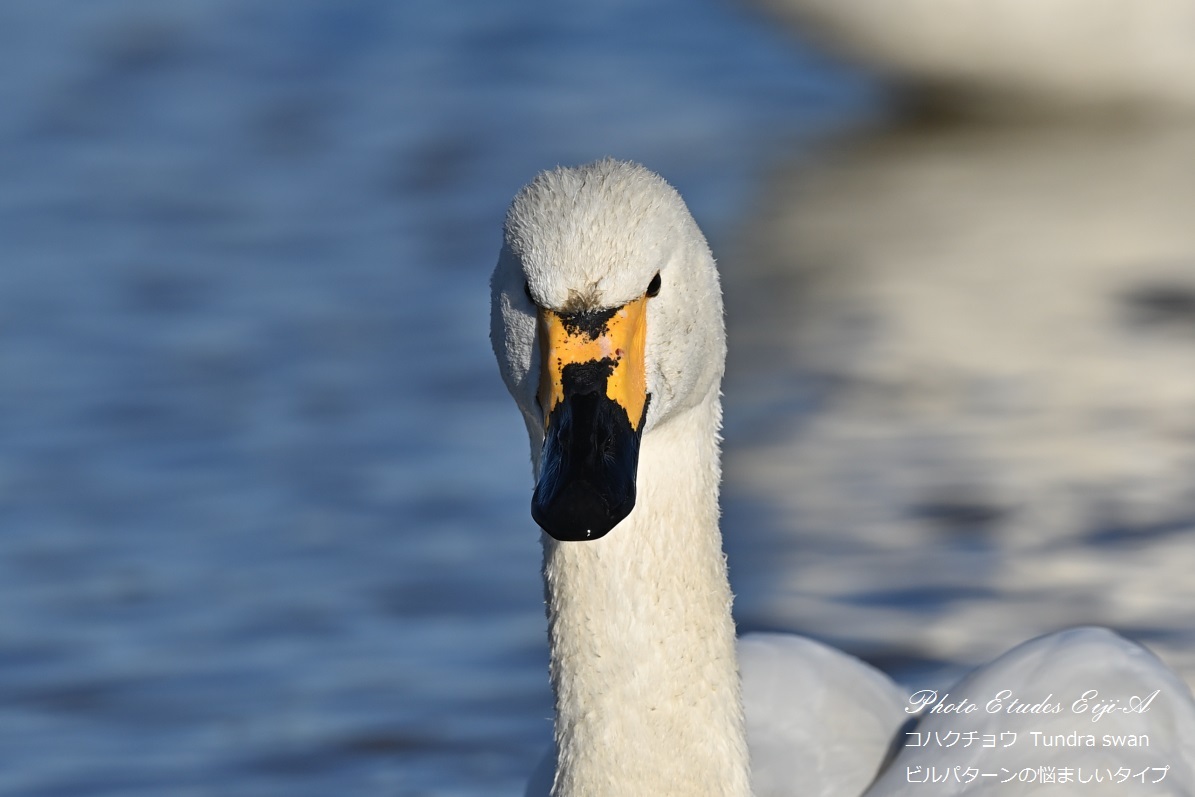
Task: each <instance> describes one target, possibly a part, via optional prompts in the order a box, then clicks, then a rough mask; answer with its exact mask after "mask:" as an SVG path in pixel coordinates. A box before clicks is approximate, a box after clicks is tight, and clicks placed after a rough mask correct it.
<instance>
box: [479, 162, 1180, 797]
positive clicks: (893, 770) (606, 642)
mask: <svg viewBox="0 0 1195 797" xmlns="http://www.w3.org/2000/svg"><path fill="white" fill-rule="evenodd" d="M653 275H658V277H657V278H656V279H653ZM650 286H655V287H654V288H653V287H650ZM645 287H646V293H645ZM653 291H654V292H653ZM492 295H493V315H492V339H493V344H494V349H495V353H496V355H497V358H498V362H499V366H500V370H501V371H502V375H503V378H504V380H505V381H506V384H507V387H508V388H509V390H510V391H511V394H512V395H513V396H514V398H515V399H516V402H517V403H518V405H519V407H520V409H521V411H522V413H523V416H524V420H525V422H526V424H527V428H528V433H529V438H530V443H531V451H532V459H533V464H534V466H535V470H536V471H537V473H538V472H539V470H540V466H541V456H542V454H541V448H542V447H543V445H544V434H545V433H544V428H545V423H546V421H545V419H544V417H543V412H542V410H541V409H540V405H539V400H538V399H537V391H538V390H540V389H541V387H540V382H541V379H540V377H541V374H540V373H539V370H540V358H541V356H542V353H541V352H540V350H539V345H540V344H539V338H538V334H539V332H537V329H538V327H537V324H539V323H540V322H539V321H537V318H540V317H542V314H543V313H544V312H545V311H549V312H557V311H559V312H565V311H566V310H567V309H568V308H576V307H578V306H580V307H583V308H618V307H621V306H624V305H626V304H627V303H629V302H638V301H641V300H643V299H642V297H644V296H646V297H649V299H646V300H644V301H647V304H646V305H645V306H646V307H647V316H646V324H647V332H646V349H645V355H644V362H643V367H644V370H645V371H646V390H647V392H648V393H649V394H650V397H651V398H650V400H649V401H648V403H647V405H646V406H647V409H646V410H645V416H644V421H643V426H642V438H641V446H640V451H639V461H638V471H637V473H638V499H637V501H636V503H635V506H634V509H633V510H632V511H631V513H630V514H629V515H628V516H627V517H626V518H625V519H624V520H622V521H621V523H619V524H618V526H617V527H615V528H614V529H613V530H612V531H611V532H610V533H609V534H608V535H607V536H604V537H601V538H600V539H595V540H592V541H579V542H559V541H557V540H556V539H553V538H551V537H549V536H548V535H546V534H545V535H544V537H543V540H544V578H545V584H546V594H547V606H548V626H549V640H550V649H551V677H552V683H553V688H554V691H555V694H556V712H557V717H556V726H555V730H556V734H555V735H556V745H555V751H554V752H553V754H552V755H551V756H550V757H549V758H548V759H547V761H546V762H545V764H544V765H543V766H541V767H540V768H539V770H538V771H537V773H536V775H535V776H534V777H533V779H532V782H531V785H530V786H529V789H528V794H529V795H536V796H537V797H538V795H541V794H547V793H551V794H553V795H555V796H556V797H580V796H581V795H585V796H586V797H593V796H599V795H610V796H611V797H613V796H614V795H631V794H642V795H649V794H650V795H653V797H662V796H664V795H686V797H696V796H698V795H738V796H739V797H746V795H748V794H755V795H758V797H770V796H771V795H776V796H777V797H779V796H780V795H801V796H802V797H816V796H817V795H826V797H829V796H830V795H835V796H836V797H841V796H842V795H855V794H861V793H863V792H864V790H865V789H867V787H868V785H869V784H870V783H871V782H872V780H873V778H874V777H875V776H876V774H877V772H878V771H879V770H880V769H881V766H882V765H884V763H885V761H887V760H888V759H889V758H890V753H891V752H892V751H893V750H894V749H895V748H897V747H900V745H901V743H902V742H903V741H904V736H903V733H902V730H901V729H902V726H903V725H904V724H905V723H906V721H907V720H908V719H909V718H910V716H911V715H910V714H909V713H908V711H907V709H908V707H909V702H908V695H907V693H906V691H905V690H903V689H902V688H900V687H898V686H897V685H896V684H894V683H893V682H892V681H891V680H890V679H888V678H887V676H885V675H883V674H882V673H880V672H879V671H877V670H875V669H874V668H872V667H870V666H869V665H866V664H864V663H862V662H860V661H859V660H857V659H855V658H853V657H850V656H847V655H845V654H843V653H840V652H838V651H835V650H833V649H830V648H828V647H826V646H824V645H821V644H818V643H815V642H812V641H809V640H805V639H802V638H799V637H795V636H787V635H770V634H768V635H749V636H747V637H745V638H743V639H742V640H738V641H737V643H736V640H735V638H734V624H733V620H732V618H731V613H730V604H731V595H730V590H729V584H728V582H727V577H726V567H725V559H724V556H723V554H722V548H721V533H720V531H719V528H718V488H719V480H720V463H719V451H718V430H719V427H720V421H721V405H720V392H719V386H720V382H721V377H722V371H723V365H724V358H725V351H726V341H725V333H724V329H723V323H722V304H721V294H720V289H719V286H718V277H717V271H716V269H715V266H714V262H713V258H712V256H711V255H710V252H709V249H708V247H707V245H706V243H705V240H704V238H703V236H702V235H701V232H700V231H699V230H698V228H697V226H696V224H695V222H694V221H693V219H692V217H691V216H690V215H689V213H688V210H687V208H685V205H684V203H683V201H682V200H681V198H680V197H679V195H678V194H677V193H676V192H675V190H673V189H672V188H671V187H670V186H668V185H667V184H666V183H665V182H664V181H663V180H662V179H660V178H659V177H657V176H656V175H654V174H652V173H651V172H649V171H647V170H646V169H644V168H642V167H640V166H636V165H633V164H627V163H619V162H615V161H609V160H607V161H602V162H599V163H596V164H591V165H589V166H585V167H580V168H578V169H559V170H556V171H554V172H549V173H545V174H543V175H540V177H538V178H537V179H536V181H534V182H533V183H532V184H531V185H529V186H528V187H527V188H525V189H524V190H523V192H521V193H520V194H519V196H518V197H517V198H516V199H515V202H514V204H513V205H512V207H511V211H510V214H509V215H508V218H507V225H506V243H505V246H504V248H503V252H502V255H501V256H500V259H499V263H498V266H497V268H496V269H495V272H494V277H493V282H492ZM533 297H534V298H533ZM1072 666H1073V668H1074V669H1075V672H1076V673H1077V675H1075V677H1076V678H1077V677H1078V675H1084V676H1088V675H1089V676H1090V678H1091V682H1092V684H1093V687H1092V688H1097V689H1106V690H1115V689H1119V688H1121V687H1123V688H1130V687H1131V688H1133V689H1138V690H1140V689H1145V688H1146V687H1147V686H1149V684H1151V683H1154V682H1157V683H1158V684H1160V685H1161V688H1162V689H1163V690H1164V691H1166V692H1167V699H1166V700H1164V701H1162V702H1161V703H1159V704H1158V705H1157V707H1156V708H1155V709H1153V710H1152V711H1153V712H1156V713H1150V714H1143V715H1132V717H1129V715H1124V716H1125V719H1124V720H1122V719H1121V718H1120V717H1110V718H1109V720H1108V723H1107V725H1106V726H1104V727H1105V730H1104V732H1112V731H1109V730H1107V729H1108V728H1114V727H1117V726H1119V725H1121V723H1122V722H1127V723H1128V724H1129V726H1131V727H1132V728H1137V727H1148V728H1150V729H1151V730H1153V733H1152V737H1151V738H1156V741H1155V742H1154V745H1155V746H1154V747H1152V748H1151V749H1150V754H1151V756H1153V758H1156V759H1157V760H1159V761H1160V760H1162V759H1166V760H1167V761H1170V762H1172V765H1173V767H1174V770H1173V771H1174V774H1173V775H1171V776H1170V777H1172V778H1173V782H1174V783H1185V784H1188V785H1190V784H1192V783H1195V779H1193V778H1192V775H1191V758H1190V756H1191V755H1192V753H1191V752H1189V751H1192V750H1195V706H1193V704H1192V701H1191V697H1190V694H1189V692H1187V691H1186V690H1185V687H1183V686H1182V684H1181V682H1180V681H1179V680H1178V679H1177V677H1175V676H1174V675H1173V674H1172V673H1170V672H1169V671H1168V670H1166V668H1165V667H1164V666H1162V665H1161V664H1160V662H1158V661H1157V660H1156V659H1155V658H1153V657H1152V656H1151V655H1150V654H1148V653H1146V652H1145V651H1144V650H1142V649H1140V648H1137V647H1136V646H1133V645H1131V644H1129V643H1127V642H1125V641H1124V640H1121V639H1120V638H1119V637H1116V636H1114V635H1112V634H1110V633H1108V632H1103V631H1099V630H1095V629H1083V630H1078V631H1072V632H1064V633H1062V634H1059V635H1053V636H1050V637H1045V638H1043V639H1041V640H1036V641H1034V642H1032V643H1028V644H1027V645H1025V646H1022V647H1020V648H1017V649H1015V650H1014V651H1013V652H1011V653H1009V654H1007V655H1006V656H1005V657H1003V658H1001V659H998V660H997V661H995V662H993V663H992V664H991V665H988V666H987V667H986V668H981V669H980V670H978V671H977V672H976V674H974V675H973V676H971V678H970V679H969V680H967V681H964V682H963V683H962V684H960V685H959V687H958V688H963V689H975V690H977V691H984V690H987V689H989V688H990V687H991V686H994V685H997V684H999V685H1000V688H1015V689H1022V690H1024V691H1025V694H1026V695H1029V694H1030V693H1031V692H1032V691H1034V690H1039V689H1042V688H1046V687H1048V688H1050V689H1054V690H1057V689H1060V688H1062V687H1063V686H1067V685H1069V684H1070V683H1071V681H1072V680H1073V679H1072V677H1071V675H1072V673H1070V671H1069V670H1070V668H1071V667H1072ZM740 676H741V678H740ZM1079 680H1082V679H1079ZM1055 681H1058V685H1055ZM1097 682H1098V683H1097ZM1149 688H1150V689H1152V688H1157V687H1149ZM987 699H988V698H987V697H986V696H984V700H987ZM1126 699H1127V695H1126ZM947 719H948V720H949V719H951V718H949V717H948V718H947ZM976 720H977V723H976V724H978V721H980V720H982V722H984V723H987V724H984V725H981V726H980V727H982V728H986V729H988V731H987V732H989V733H990V732H995V731H994V729H996V728H998V729H999V730H1000V731H1005V730H1008V729H1009V727H1010V726H1009V723H1010V722H1013V721H1015V720H1017V718H1016V717H1013V718H1012V719H1011V720H1010V719H1008V718H1006V717H1002V716H995V717H994V718H991V719H989V718H985V717H977V718H976ZM993 723H994V724H993ZM1155 723H1157V724H1155ZM939 724H941V723H939ZM927 727H929V726H928V725H927ZM935 727H936V726H935ZM1050 727H1057V726H1056V725H1055V724H1054V723H1053V721H1052V720H1050V719H1049V718H1046V719H1045V720H1043V721H1042V723H1041V724H1040V729H1042V730H1047V729H1049V728H1050ZM931 729H932V728H931ZM952 729H953V728H952ZM958 730H968V728H963V727H959V728H958ZM1068 732H1069V729H1068ZM748 749H749V753H748ZM957 752H958V751H955V750H953V749H942V750H937V751H934V750H931V749H929V748H925V747H916V748H911V747H904V749H902V750H900V752H899V753H898V754H897V755H896V757H895V759H894V760H893V761H892V762H891V763H890V764H889V765H888V766H887V768H886V769H885V771H884V773H883V775H882V776H881V778H880V780H879V781H878V782H877V783H876V786H875V787H874V788H873V789H872V790H871V791H869V792H868V794H871V795H900V794H910V795H912V794H919V793H920V792H917V791H916V789H917V788H922V789H924V788H926V785H925V784H916V783H912V782H910V781H909V772H912V771H915V770H913V769H908V768H913V767H917V766H929V765H933V764H935V763H937V764H939V765H942V766H946V765H947V764H949V763H951V762H953V761H955V759H956V758H957V755H956V754H957ZM981 752H983V753H991V752H992V751H990V750H983V751H980V750H979V749H976V750H974V751H971V754H972V755H973V756H977V755H979V754H980V753H981ZM1034 752H1035V751H1034V750H1033V748H1030V747H1028V746H1024V747H1022V748H1018V749H1017V750H1016V752H1015V755H1017V756H1019V757H1018V758H1017V761H1018V762H1019V761H1030V760H1033V755H1032V754H1033V753H1034ZM1072 752H1076V751H1072ZM1006 755H1014V754H1013V753H1006ZM1126 755H1128V753H1126ZM1153 758H1151V759H1150V760H1153ZM983 760H984V761H987V760H988V759H987V758H986V757H985V758H984V759H983ZM1003 760H1004V759H1001V761H1003ZM1008 760H1009V761H1010V762H1011V761H1012V759H1011V758H1010V759H1008ZM1076 760H1077V759H1076ZM991 761H993V762H994V761H996V758H995V757H994V756H993V757H992V758H991ZM1025 765H1028V764H1025ZM916 771H921V770H916ZM958 786H959V788H958V789H955V790H953V791H951V790H944V791H942V792H941V793H943V794H987V793H1008V792H1007V791H1005V792H997V791H994V790H993V789H994V788H996V787H993V786H992V785H991V783H990V782H988V781H985V780H983V779H977V780H975V781H974V782H972V783H969V784H962V783H960V784H958ZM950 788H953V787H948V789H950ZM1121 788H1122V791H1121V792H1112V791H1107V792H1102V793H1109V794H1111V793H1124V792H1123V786H1122V787H1121ZM984 789H987V791H984ZM935 793H938V792H935ZM1016 793H1018V794H1026V793H1030V789H1028V788H1026V787H1025V786H1024V785H1023V784H1019V786H1018V791H1017V792H1016ZM1084 793H1085V794H1086V793H1101V792H1096V791H1095V790H1094V787H1093V788H1089V789H1088V790H1087V791H1085V792H1084ZM1153 793H1158V794H1170V793H1172V794H1180V793H1184V792H1181V791H1170V792H1167V791H1164V790H1163V791H1157V792H1153Z"/></svg>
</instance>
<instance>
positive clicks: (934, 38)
mask: <svg viewBox="0 0 1195 797" xmlns="http://www.w3.org/2000/svg"><path fill="white" fill-rule="evenodd" d="M756 2H757V3H758V4H759V5H761V6H762V7H764V8H765V9H767V10H768V11H770V12H772V13H774V14H775V15H776V16H777V17H778V18H780V19H781V20H784V21H787V22H791V23H792V24H793V26H794V27H795V28H797V29H798V30H799V31H800V33H801V34H802V35H803V36H805V37H812V38H813V39H814V40H815V41H818V42H819V43H824V44H825V45H827V46H828V47H830V48H832V49H834V50H837V51H839V52H841V53H845V54H847V55H848V56H850V57H852V58H853V59H855V60H856V61H859V62H861V63H863V64H864V65H867V66H870V67H873V68H877V69H879V70H881V71H883V72H884V73H886V74H888V75H890V76H891V77H892V78H894V79H895V80H896V81H897V82H899V83H902V84H904V85H906V86H914V87H917V88H920V89H928V90H930V91H931V92H934V93H937V94H938V95H939V96H941V97H943V98H944V99H947V100H949V101H951V102H954V103H956V104H961V105H963V106H971V107H973V108H976V109H977V108H978V107H979V106H981V105H982V106H983V107H985V108H988V109H990V108H993V107H995V108H997V109H1016V108H1026V107H1029V108H1031V109H1032V110H1033V111H1034V112H1037V113H1041V112H1047V113H1057V112H1058V111H1059V110H1071V111H1074V110H1095V109H1102V110H1109V109H1115V110H1131V111H1135V112H1151V113H1157V112H1159V111H1160V112H1163V113H1174V112H1181V113H1184V114H1187V113H1190V112H1192V111H1195V47H1193V46H1192V39H1191V30H1192V25H1195V2H1193V1H1192V0H1148V2H1140V0H883V2H874V0H756Z"/></svg>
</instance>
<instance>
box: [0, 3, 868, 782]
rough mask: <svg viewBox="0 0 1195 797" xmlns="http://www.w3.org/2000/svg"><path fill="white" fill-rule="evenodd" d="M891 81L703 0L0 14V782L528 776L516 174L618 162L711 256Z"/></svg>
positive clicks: (531, 636)
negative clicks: (505, 317)
mask: <svg viewBox="0 0 1195 797" xmlns="http://www.w3.org/2000/svg"><path fill="white" fill-rule="evenodd" d="M873 103H874V98H873V96H872V94H871V92H870V89H869V88H868V87H867V85H866V84H865V83H864V82H863V81H861V80H860V79H858V78H856V77H853V76H851V75H849V74H847V73H845V72H844V71H842V70H841V69H839V68H836V67H834V66H832V65H829V64H827V63H825V62H824V61H823V60H821V59H820V58H818V57H817V56H814V55H812V54H811V53H810V52H809V51H808V50H807V49H805V48H803V47H801V46H800V45H798V44H795V43H793V42H791V41H789V40H788V39H786V38H784V37H783V36H782V35H781V34H780V32H778V31H775V30H773V29H772V28H771V27H770V26H769V25H768V24H767V23H765V22H764V21H762V20H761V19H758V18H756V17H754V16H752V15H751V14H750V13H748V12H747V11H746V10H744V9H742V8H739V7H737V6H735V5H731V4H728V3H724V2H717V1H716V0H697V1H694V2H690V1H689V0H656V1H655V2H650V3H632V2H617V1H611V2H600V1H599V2H590V3H585V4H572V3H569V4H550V3H537V2H532V1H531V0H521V2H511V3H501V4H499V3H488V2H482V1H481V0H469V1H468V2H455V3H437V2H415V1H412V0H406V1H405V2H402V3H395V2H392V1H391V0H363V1H361V2H352V3H342V2H334V1H333V0H321V1H316V0H294V1H292V2H286V3H280V2H266V1H265V0H259V1H256V2H254V1H251V2H244V1H243V0H235V1H234V0H178V1H177V2H170V3H163V2H151V1H150V0H122V1H119V2H106V3H102V4H101V3H96V4H78V3H69V2H50V1H49V0H42V1H41V2H38V3H9V4H5V5H3V6H0V143H2V146H0V174H3V176H4V179H3V180H2V181H0V252H2V254H3V260H4V267H3V269H2V270H0V437H2V439H3V446H2V447H0V518H2V522H3V533H2V535H0V583H2V584H3V585H4V586H3V593H2V594H3V600H2V601H0V704H2V705H3V708H2V709H0V793H2V794H5V795H21V796H22V797H51V796H53V797H68V796H73V795H87V796H88V797H112V796H115V795H122V796H123V795H154V796H155V797H157V796H159V795H214V794H219V795H224V796H237V797H240V796H245V797H248V796H249V795H286V797H299V796H301V795H321V796H326V795H333V794H355V795H458V794H459V795H463V794H494V795H502V794H517V793H520V790H521V788H522V784H523V782H524V780H525V778H526V774H527V772H528V771H529V770H530V768H531V766H532V765H533V763H534V761H535V760H536V759H537V758H538V757H539V755H540V754H541V752H542V750H543V749H544V747H545V745H546V744H547V742H548V739H549V738H550V727H551V726H550V715H551V706H550V694H549V690H548V685H547V680H546V667H545V665H546V646H545V639H544V628H543V625H544V623H543V617H542V604H541V586H540V583H539V578H538V574H537V567H538V560H539V545H538V537H537V533H536V532H535V530H534V528H533V526H532V524H531V522H530V519H529V517H528V512H527V502H528V496H529V490H530V483H529V481H530V475H529V472H528V471H529V468H528V456H527V450H526V440H525V436H524V434H523V431H522V425H521V424H520V423H519V421H518V419H517V415H516V413H515V411H514V409H513V405H512V404H511V402H510V400H509V398H508V397H507V396H506V395H505V393H504V392H503V390H502V387H501V384H500V382H499V380H498V378H497V374H496V370H495V367H494V365H493V363H492V355H491V354H490V351H489V344H488V341H487V330H488V326H487V313H488V310H487V279H488V275H489V270H490V268H491V265H492V263H493V260H494V256H495V254H496V251H497V247H498V243H499V238H500V227H501V221H502V214H503V212H504V209H505V204H506V202H507V201H508V200H509V198H510V197H511V196H512V195H513V193H514V192H515V190H517V188H518V187H519V186H520V185H521V184H522V183H523V182H525V181H526V180H527V179H529V178H530V177H531V176H532V175H533V174H534V173H535V172H536V171H537V170H539V169H541V168H545V167H550V166H553V165H555V164H557V163H573V162H581V161H586V160H590V159H593V158H597V157H600V156H604V155H607V154H611V155H615V156H619V157H626V158H633V159H638V160H641V161H643V162H645V163H648V164H650V165H651V166H652V167H653V168H655V169H657V170H659V171H661V172H663V173H664V174H665V175H666V176H667V177H668V178H669V179H671V180H672V181H673V182H674V183H675V184H676V185H677V186H678V187H679V188H680V189H681V190H682V192H684V193H685V194H686V196H687V197H688V198H689V200H690V204H691V205H692V207H693V209H694V211H695V213H696V214H697V216H698V218H699V220H700V221H701V223H702V224H703V226H704V227H705V228H706V229H707V231H708V232H709V233H710V234H711V237H712V239H713V240H714V242H715V245H717V243H718V242H719V241H720V240H722V239H724V238H726V237H727V236H729V235H730V232H731V230H732V229H733V228H734V225H735V224H736V222H737V221H738V220H739V217H740V215H741V214H742V213H743V210H742V207H743V204H744V202H745V201H746V200H747V198H748V197H750V196H751V191H752V189H753V187H754V185H755V181H756V179H757V178H758V177H759V175H760V174H762V173H764V172H766V170H767V169H768V168H769V165H770V163H771V159H772V158H773V157H775V153H778V152H780V151H783V150H787V149H791V148H792V147H794V146H800V142H801V141H803V140H806V139H807V138H808V137H809V136H810V135H814V134H817V133H818V132H819V131H821V130H824V129H826V128H827V127H832V126H833V125H835V124H838V123H840V122H842V121H843V120H845V119H849V118H851V117H853V116H855V115H857V114H859V113H863V112H866V111H867V109H868V108H870V107H872V105H873Z"/></svg>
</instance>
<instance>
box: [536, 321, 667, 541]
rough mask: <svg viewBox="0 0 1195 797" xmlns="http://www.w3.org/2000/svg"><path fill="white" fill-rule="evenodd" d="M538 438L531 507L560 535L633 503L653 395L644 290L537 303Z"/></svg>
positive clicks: (588, 528)
mask: <svg viewBox="0 0 1195 797" xmlns="http://www.w3.org/2000/svg"><path fill="white" fill-rule="evenodd" d="M539 336H540V351H542V352H543V363H542V366H543V367H542V368H541V369H540V373H541V377H540V387H539V405H540V408H541V409H542V410H543V413H544V447H543V453H542V455H541V457H540V469H539V473H540V475H539V483H538V484H536V486H535V495H534V496H533V497H532V499H531V516H532V517H533V518H535V522H536V523H538V524H539V525H540V526H541V527H542V528H543V530H544V531H546V532H547V533H548V534H550V535H551V536H552V537H555V538H556V539H558V540H562V541H576V540H596V539H598V538H599V537H602V536H604V535H605V534H606V533H607V532H608V531H610V529H612V528H614V527H615V526H617V525H618V524H619V522H620V521H622V519H623V518H625V517H626V516H627V515H629V514H630V512H631V510H632V509H633V508H634V507H635V471H636V469H637V468H638V466H639V438H640V435H641V434H642V432H643V421H644V418H645V417H646V416H647V406H648V402H649V399H650V396H648V394H647V379H646V372H645V369H644V362H643V352H644V344H645V342H646V339H647V299H646V298H642V299H636V300H635V301H633V302H629V303H627V304H625V305H623V306H622V307H616V308H614V309H611V310H593V311H585V312H580V313H568V314H564V313H556V312H553V311H551V310H543V309H541V310H540V311H539Z"/></svg>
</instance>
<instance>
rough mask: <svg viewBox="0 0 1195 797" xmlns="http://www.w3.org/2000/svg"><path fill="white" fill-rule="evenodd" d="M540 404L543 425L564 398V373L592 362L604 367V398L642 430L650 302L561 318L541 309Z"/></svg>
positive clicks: (636, 301)
mask: <svg viewBox="0 0 1195 797" xmlns="http://www.w3.org/2000/svg"><path fill="white" fill-rule="evenodd" d="M539 336H540V350H541V351H542V352H543V363H542V368H541V369H540V383H539V406H540V408H541V409H543V412H544V426H545V428H546V427H547V425H548V419H549V417H550V416H551V415H552V410H554V409H555V408H556V406H557V405H558V404H559V403H560V402H561V401H563V400H564V393H565V388H566V381H567V380H566V374H565V369H566V368H568V366H570V365H584V364H586V363H594V364H595V367H598V366H602V365H604V366H605V369H606V371H607V373H608V374H609V377H608V378H607V379H606V397H607V398H609V399H610V400H611V401H613V402H615V403H616V404H618V405H619V406H620V407H622V408H623V409H624V410H625V411H626V413H627V418H628V420H630V422H631V428H632V429H634V430H635V431H639V427H640V426H641V425H642V423H643V416H644V412H643V410H644V406H645V405H646V403H647V374H646V372H645V369H644V363H643V351H644V346H645V344H646V341H647V298H646V297H643V298H640V299H636V300H635V301H633V302H628V303H627V304H624V305H623V306H622V307H619V308H616V309H614V310H605V311H600V310H599V311H592V312H584V313H575V314H566V315H561V314H559V313H556V312H553V311H552V310H543V309H541V310H540V311H539Z"/></svg>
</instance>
